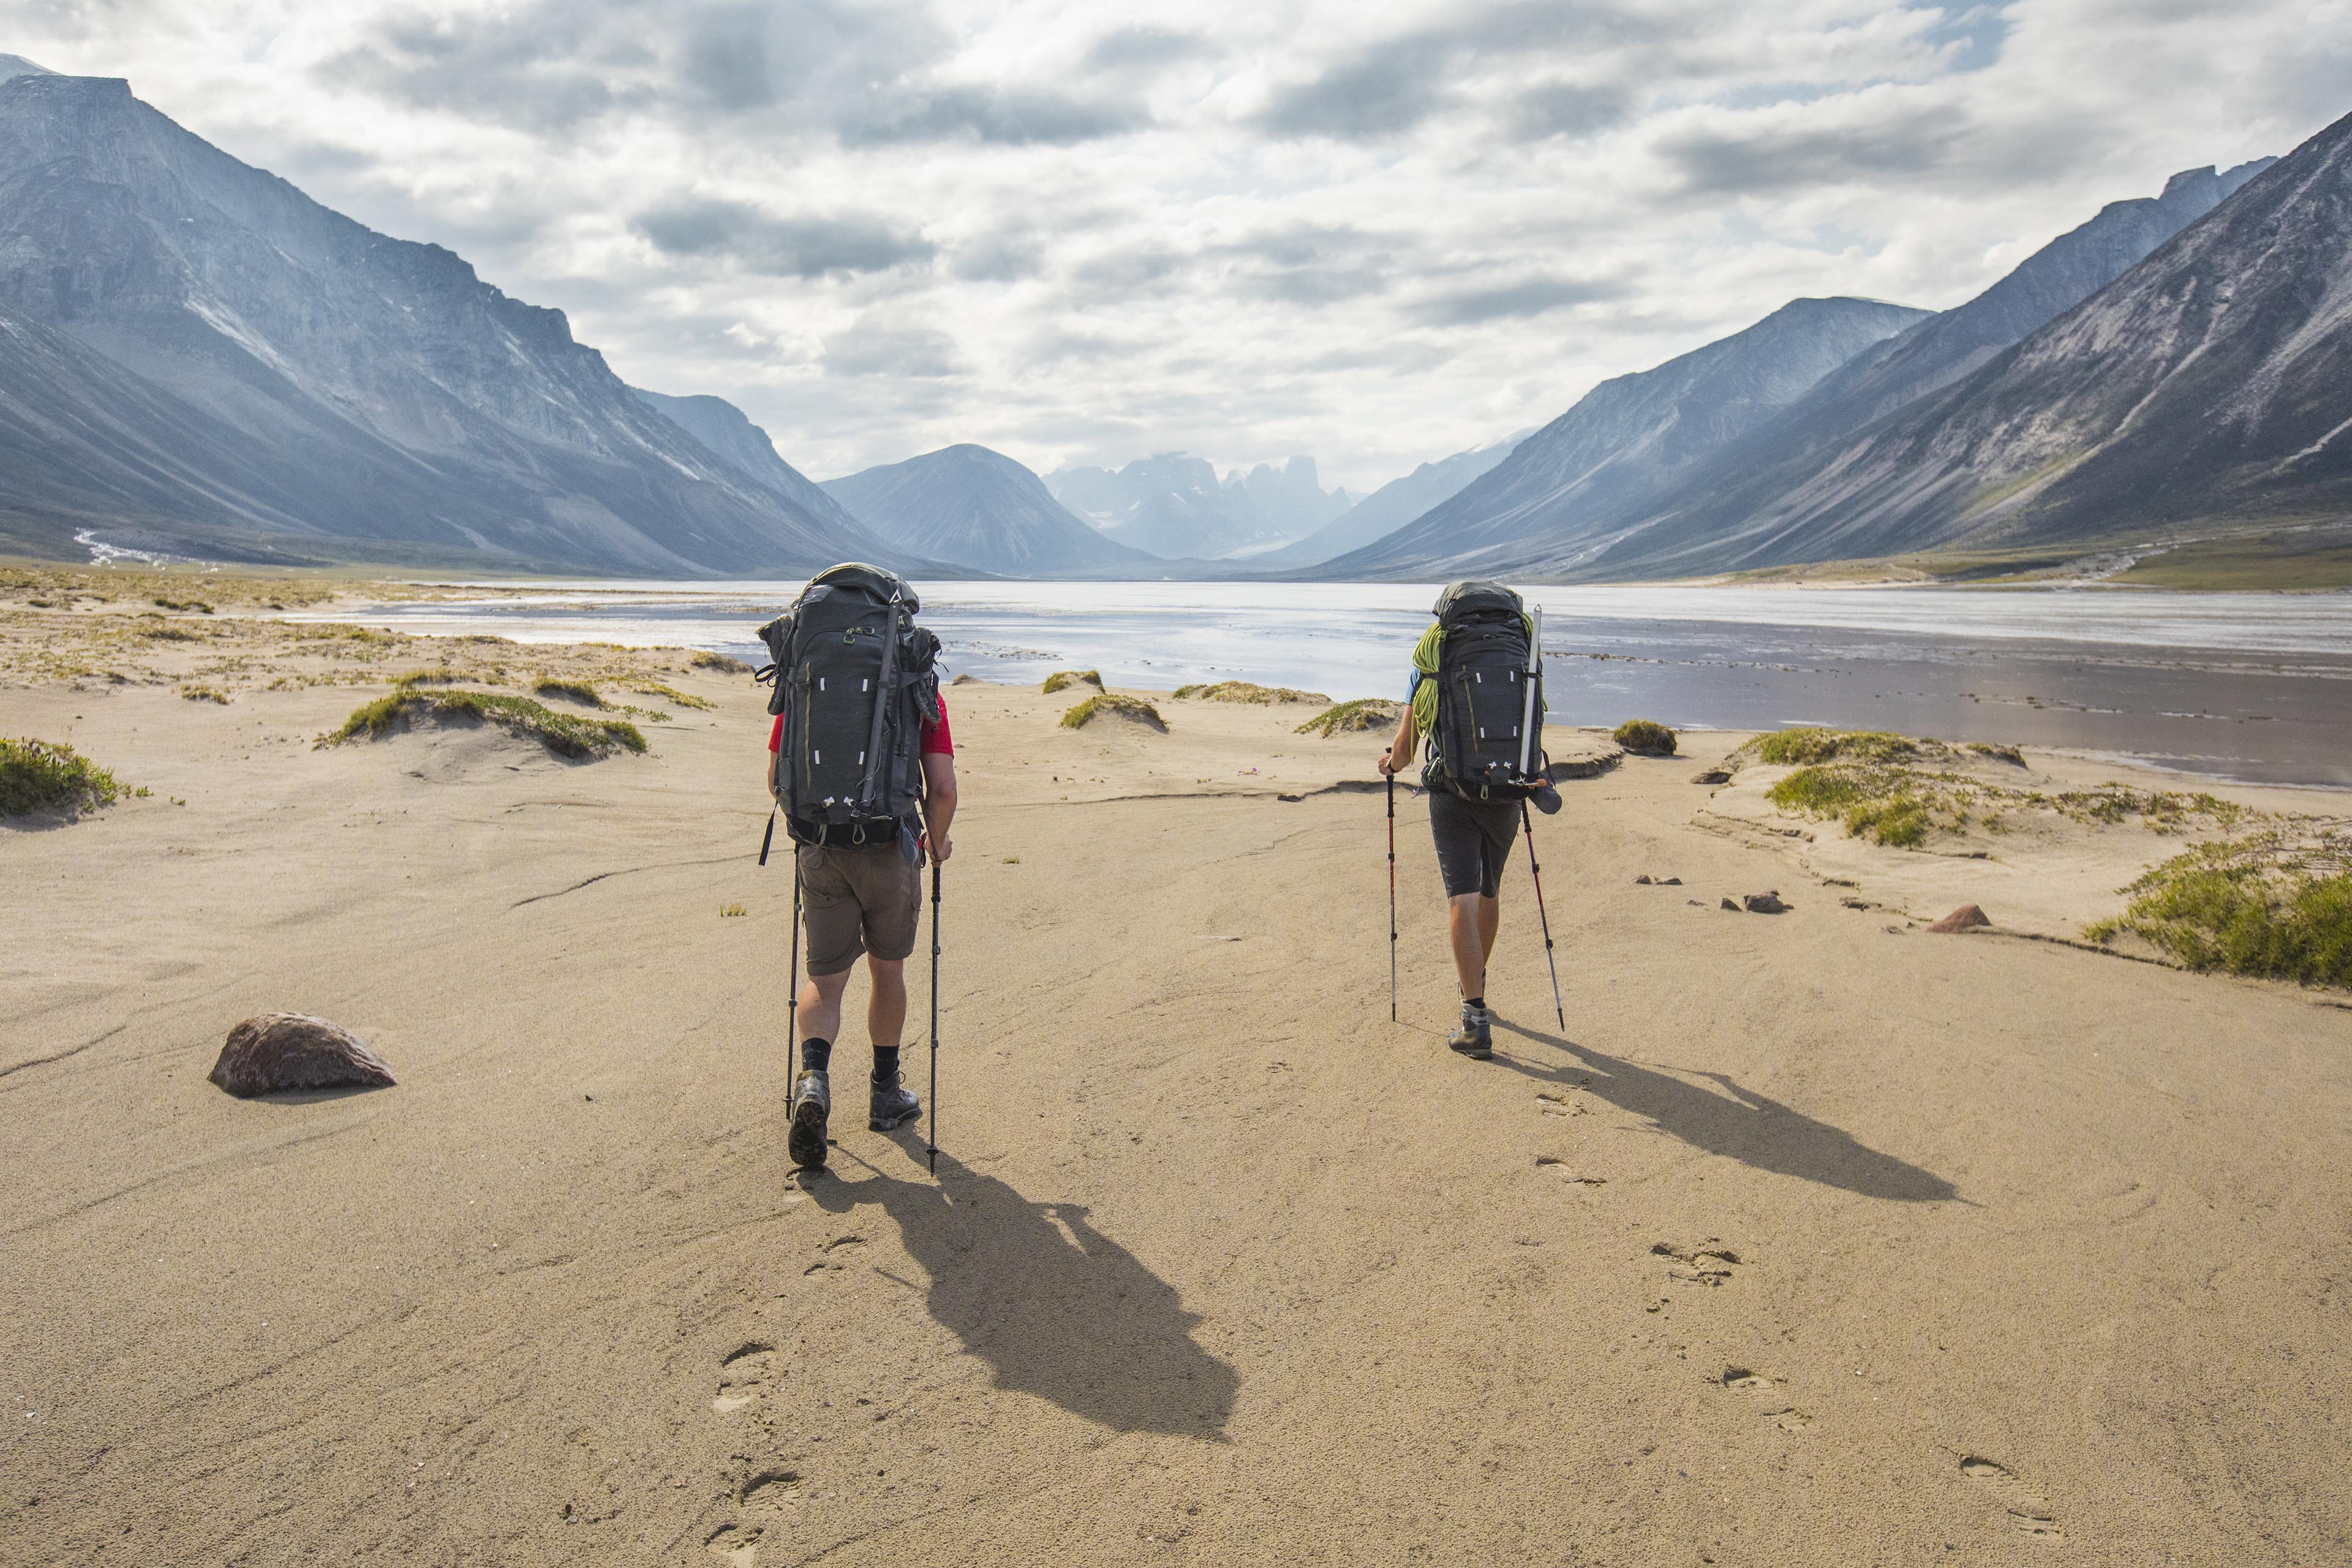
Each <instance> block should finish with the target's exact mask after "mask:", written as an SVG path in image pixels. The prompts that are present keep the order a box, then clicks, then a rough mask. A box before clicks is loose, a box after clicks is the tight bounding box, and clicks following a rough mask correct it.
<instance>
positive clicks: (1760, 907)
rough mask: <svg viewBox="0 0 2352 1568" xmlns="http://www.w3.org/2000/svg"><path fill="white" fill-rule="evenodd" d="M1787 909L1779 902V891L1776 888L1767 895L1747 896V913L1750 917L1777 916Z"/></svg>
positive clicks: (1752, 894) (1786, 906)
mask: <svg viewBox="0 0 2352 1568" xmlns="http://www.w3.org/2000/svg"><path fill="white" fill-rule="evenodd" d="M1788 907H1789V906H1788V905H1786V904H1784V903H1782V902H1781V901H1780V889H1778V888H1775V889H1772V890H1771V891H1770V892H1769V893H1750V894H1748V913H1749V914H1751V915H1777V914H1780V913H1781V912H1782V911H1783V910H1787V909H1788Z"/></svg>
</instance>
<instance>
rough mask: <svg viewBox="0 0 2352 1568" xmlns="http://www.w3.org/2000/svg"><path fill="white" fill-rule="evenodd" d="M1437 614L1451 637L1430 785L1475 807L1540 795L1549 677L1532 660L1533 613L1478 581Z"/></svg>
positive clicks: (1440, 678) (1446, 598) (1442, 671)
mask: <svg viewBox="0 0 2352 1568" xmlns="http://www.w3.org/2000/svg"><path fill="white" fill-rule="evenodd" d="M1431 613H1432V614H1433V615H1434V616H1436V617H1437V624H1438V625H1439V626H1441V627H1443V628H1444V637H1443V638H1442V639H1441V640H1440V642H1439V645H1438V654H1437V735H1436V742H1437V743H1436V754H1435V755H1434V756H1433V757H1432V758H1431V759H1430V763H1429V765H1428V767H1427V768H1426V769H1424V770H1423V783H1424V784H1429V785H1431V786H1432V787H1439V786H1443V787H1444V788H1447V789H1450V790H1452V791H1453V792H1454V794H1456V795H1461V796H1463V797H1464V798H1465V799H1468V800H1523V799H1525V798H1527V797H1528V795H1533V794H1536V793H1537V792H1538V790H1539V789H1541V788H1542V784H1543V779H1544V758H1543V713H1544V701H1543V669H1542V668H1541V666H1540V665H1539V664H1538V662H1537V661H1536V660H1535V659H1534V658H1532V657H1531V652H1532V650H1531V647H1530V645H1529V641H1528V622H1527V612H1526V606H1525V605H1522V604H1521V603H1520V601H1519V596H1518V595H1517V594H1515V593H1513V592H1512V591H1511V590H1510V589H1508V588H1507V587H1505V586H1504V585H1503V584H1500V583H1489V582H1484V581H1480V580H1478V579H1475V578H1474V579H1471V580H1468V581H1465V582H1460V583H1455V584H1452V585H1451V586H1449V587H1448V588H1447V589H1446V590H1445V592H1444V593H1443V594H1441V595H1438V598H1437V603H1436V605H1434V606H1433V608H1432V611H1431ZM1530 689H1532V693H1533V697H1534V700H1533V701H1532V702H1530V701H1529V700H1528V698H1529V693H1530Z"/></svg>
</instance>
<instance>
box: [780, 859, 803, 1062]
mask: <svg viewBox="0 0 2352 1568" xmlns="http://www.w3.org/2000/svg"><path fill="white" fill-rule="evenodd" d="M784 984H786V985H787V986H789V987H790V989H789V990H787V991H786V992H785V993H784V994H785V995H786V997H788V998H789V1000H787V1001H786V1002H785V1003H784V1073H785V1076H786V1077H790V1076H791V1074H792V1070H793V1062H792V1055H793V1047H795V1046H797V1045H799V1044H800V1041H801V858H800V856H799V855H797V854H795V855H794V856H793V959H792V964H791V966H790V967H789V968H788V969H786V970H785V972H784Z"/></svg>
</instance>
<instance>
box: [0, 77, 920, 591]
mask: <svg viewBox="0 0 2352 1568" xmlns="http://www.w3.org/2000/svg"><path fill="white" fill-rule="evenodd" d="M11 59H14V57H11ZM6 71H7V79H5V81H0V329H5V331H0V336H4V337H5V342H0V443H5V452H6V455H7V460H8V482H7V484H6V486H5V493H0V539H5V541H6V542H8V543H9V544H10V545H12V546H14V547H16V548H17V549H21V550H28V551H30V552H34V553H37V554H46V555H58V554H73V553H78V552H80V546H79V545H78V544H77V540H78V538H79V539H84V540H98V541H100V542H110V543H114V544H118V545H128V546H131V547H134V548H144V549H152V550H158V551H163V552H178V553H190V554H201V555H206V556H211V557H214V558H225V559H236V560H253V561H281V562H304V561H310V562H315V561H337V560H363V561H370V562H382V563H410V564H419V565H446V566H467V567H474V568H485V567H489V568H499V569H505V570H590V571H606V572H630V573H644V574H662V575H684V576H692V575H702V574H712V573H725V574H792V573H795V572H800V571H805V570H808V569H810V568H812V567H814V566H818V565H822V564H824V563H828V562H831V561H835V560H839V559H841V558H842V557H843V556H845V555H872V556H876V557H877V558H881V559H885V560H893V561H895V562H897V563H901V564H904V565H907V566H908V567H910V568H912V567H918V566H920V567H925V568H929V567H930V566H933V565H935V564H936V563H928V562H922V561H919V560H918V559H916V558H913V557H909V556H907V555H906V554H905V552H894V551H893V550H892V549H891V547H889V546H888V545H887V544H886V543H885V542H883V541H881V540H879V539H877V538H876V537H875V536H874V535H873V534H872V533H871V532H870V531H867V530H866V528H864V527H863V526H862V525H861V524H860V523H858V522H857V521H856V519H854V518H853V517H851V516H850V515H849V514H848V512H846V511H845V510H843V509H842V507H841V506H840V505H839V503H837V502H835V500H833V499H832V498H831V497H829V496H827V495H825V494H824V492H823V491H821V490H819V489H816V487H815V486H814V485H813V484H811V483H809V481H808V480H807V479H804V478H803V477H802V476H801V475H800V474H798V473H797V472H795V471H794V470H793V468H791V467H790V466H789V465H788V464H786V463H784V462H783V460H782V458H779V457H777V456H776V455H775V453H774V450H773V447H772V446H767V444H766V442H765V437H758V435H757V432H756V431H755V430H754V429H753V428H752V427H751V426H750V424H749V422H748V421H746V420H743V419H742V417H741V416H740V414H739V413H737V412H736V411H735V410H733V409H732V408H730V407H728V406H727V405H722V404H718V400H716V399H691V400H683V402H680V401H678V400H667V399H660V398H648V397H646V396H644V395H638V394H637V393H635V392H634V391H633V390H632V389H631V388H629V387H628V386H626V385H625V384H623V383H622V381H621V379H620V378H619V377H618V376H616V375H614V374H613V372H612V370H611V368H610V367H609V366H607V365H606V363H604V356H603V355H601V354H599V353H597V352H596V351H595V350H594V349H593V348H590V347H587V346H586V345H584V344H582V343H580V342H576V341H574V340H573V338H572V333H571V331H570V328H569V325H568V323H567V322H566V321H565V319H564V317H563V314H562V312H561V311H558V310H542V309H539V308H537V307H534V306H531V305H528V304H525V303H523V302H522V301H520V300H513V299H510V298H509V297H508V296H507V295H505V294H503V293H501V292H500V291H499V289H495V288H493V287H491V286H490V285H488V284H487V283H484V282H483V281H482V280H481V279H479V278H478V277H477V276H476V275H475V273H474V270H473V268H471V267H469V266H467V264H466V263H465V262H464V261H463V260H461V259H460V258H457V257H456V256H454V255H452V254H451V253H450V252H448V251H446V250H444V249H442V248H440V247H437V246H431V245H419V244H414V243H410V242H407V241H403V240H397V239H393V238H390V237H386V236H384V235H381V234H378V233H376V232H374V231H373V230H372V229H369V228H367V227H365V226H362V225H360V224H358V223H355V222H353V221H352V220H351V219H349V218H347V217H344V216H341V215H340V214H337V213H334V212H331V211H330V210H329V209H327V208H325V207H323V206H320V205H319V204H317V203H316V202H313V201H311V200H310V198H308V197H306V196H304V195H302V194H301V193H300V192H299V191H297V190H296V189H295V188H294V187H293V186H291V185H289V184H287V183H286V182H285V181H283V180H280V179H278V178H277V177H276V176H275V175H272V174H267V173H264V172H263V171H261V170H258V169H255V168H252V167H250V166H248V165H247V164H245V163H239V162H238V161H237V160H236V159H234V158H232V157H230V156H228V155H227V154H226V153H223V152H221V151H220V150H219V149H217V148H215V147H214V146H212V145H211V144H210V143H208V142H205V141H203V140H202V139H201V138H199V137H196V136H194V135H193V134H191V133H190V132H186V131H184V130H183V129H182V128H181V127H180V126H178V125H177V124H175V123H173V121H171V120H169V119H167V118H166V117H165V116H163V114H161V113H159V112H157V111H156V110H154V109H152V108H151V107H149V106H148V105H146V104H144V103H142V102H141V101H139V100H137V99H135V98H134V97H132V96H131V89H130V86H129V84H128V83H126V82H123V81H121V80H119V79H110V78H97V77H69V76H59V75H56V74H53V73H49V72H46V71H42V70H40V69H39V68H37V67H32V66H30V64H29V62H17V63H16V64H13V65H9V66H8V67H7V68H6ZM713 405H717V406H716V407H714V406H713ZM696 427H699V428H700V429H701V430H702V431H703V432H704V434H703V435H698V434H696V433H695V431H696ZM754 437H756V439H754ZM761 447H766V450H765V452H764V455H762V453H761V450H760V448H761Z"/></svg>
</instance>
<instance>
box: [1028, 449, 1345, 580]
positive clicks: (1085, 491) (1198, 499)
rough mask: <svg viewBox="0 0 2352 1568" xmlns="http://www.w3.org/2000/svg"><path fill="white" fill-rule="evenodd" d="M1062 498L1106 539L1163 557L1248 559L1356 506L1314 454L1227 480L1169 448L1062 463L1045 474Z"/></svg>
mask: <svg viewBox="0 0 2352 1568" xmlns="http://www.w3.org/2000/svg"><path fill="white" fill-rule="evenodd" d="M1045 485H1046V488H1047V489H1051V490H1052V491H1053V493H1054V496H1055V499H1056V500H1059V501H1061V502H1062V503H1063V504H1064V505H1065V506H1067V507H1069V508H1071V509H1072V510H1076V511H1077V512H1080V513H1082V514H1084V515H1085V516H1086V517H1087V520H1088V521H1091V522H1093V523H1094V525H1095V526H1096V527H1097V528H1099V529H1101V530H1102V531H1103V533H1104V535H1105V537H1107V538H1108V539H1111V540H1113V541H1115V542H1118V543H1119V544H1122V545H1125V546H1127V547H1128V548H1129V549H1132V550H1139V551H1142V552H1145V553H1146V554H1149V555H1154V556H1159V557H1160V558H1161V559H1164V560H1182V559H1192V560H1203V561H1205V560H1213V559H1220V558H1225V559H1242V558H1246V557H1249V556H1251V555H1254V554H1257V553H1260V552H1265V551H1267V550H1271V549H1276V548H1278V547H1280V546H1282V545H1284V544H1286V543H1288V542H1291V541H1293V540H1296V539H1297V538H1299V537H1300V536H1301V535H1303V534H1307V533H1311V532H1313V531H1315V530H1316V529H1318V528H1320V527H1322V526H1323V525H1324V524H1326V523H1328V522H1329V521H1332V520H1333V519H1334V518H1336V517H1338V516H1339V515H1340V514H1341V513H1343V512H1345V511H1346V510H1348V509H1349V507H1350V506H1351V505H1353V504H1354V499H1355V498H1353V497H1351V496H1350V495H1349V494H1348V492H1347V490H1346V489H1338V490H1332V491H1326V490H1325V489H1323V487H1322V483H1321V481H1320V479H1318V476H1317V473H1316V468H1315V459H1314V458H1307V457H1297V458H1291V459H1290V460H1289V461H1288V462H1286V463H1285V464H1284V465H1283V466H1282V467H1281V468H1276V467H1274V466H1273V465H1272V464H1270V463H1260V464H1259V465H1257V467H1255V468H1252V469H1250V470H1249V471H1248V472H1247V473H1243V472H1241V471H1239V470H1238V469H1236V470H1234V472H1231V473H1228V474H1227V475H1226V476H1225V477H1224V478H1223V479H1218V478H1217V471H1216V469H1215V468H1212V467H1210V465H1209V461H1208V459H1207V458H1195V457H1192V456H1191V455H1189V454H1187V453H1183V452H1162V453H1160V454H1158V455H1157V456H1154V457H1149V458H1137V459H1136V460H1135V461H1134V462H1131V463H1129V464H1128V465H1127V466H1126V467H1125V468H1118V469H1115V470H1114V469H1110V468H1062V469H1058V470H1056V471H1055V472H1054V473H1052V474H1049V475H1047V476H1046V477H1045Z"/></svg>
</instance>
